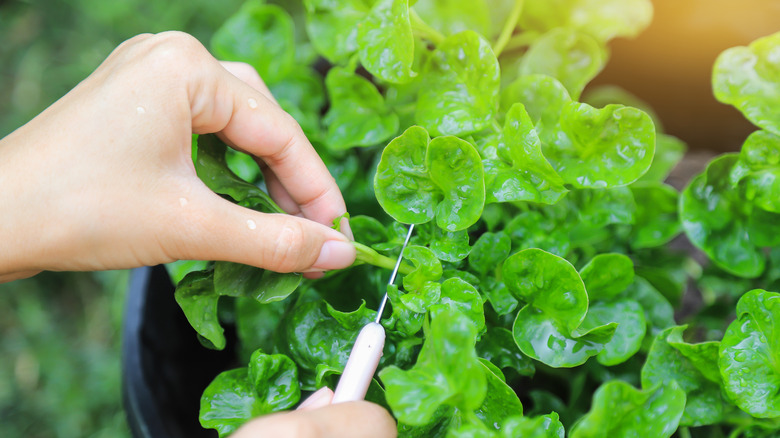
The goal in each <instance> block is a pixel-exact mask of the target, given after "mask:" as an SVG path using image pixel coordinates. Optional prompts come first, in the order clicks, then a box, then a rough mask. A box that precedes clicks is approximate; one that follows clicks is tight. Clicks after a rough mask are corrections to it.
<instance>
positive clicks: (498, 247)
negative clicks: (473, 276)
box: [468, 232, 512, 275]
mask: <svg viewBox="0 0 780 438" xmlns="http://www.w3.org/2000/svg"><path fill="white" fill-rule="evenodd" d="M511 248H512V241H511V239H510V238H509V236H508V235H507V234H506V233H491V232H486V233H482V234H481V235H480V236H479V238H478V239H477V241H476V242H475V243H474V247H473V248H472V249H471V254H469V258H468V261H469V267H471V269H473V270H474V271H476V272H478V273H479V274H481V275H486V274H488V273H490V272H493V271H495V270H496V269H498V267H499V266H500V265H501V263H502V262H503V261H504V259H506V258H507V257H508V256H509V251H510V250H511Z"/></svg>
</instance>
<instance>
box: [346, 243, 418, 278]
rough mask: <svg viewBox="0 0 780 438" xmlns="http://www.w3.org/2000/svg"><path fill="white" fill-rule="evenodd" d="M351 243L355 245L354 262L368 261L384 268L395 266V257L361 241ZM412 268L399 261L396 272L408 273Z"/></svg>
mask: <svg viewBox="0 0 780 438" xmlns="http://www.w3.org/2000/svg"><path fill="white" fill-rule="evenodd" d="M352 244H353V245H355V249H356V250H357V257H356V258H355V262H356V264H359V263H368V264H369V265H374V266H378V267H380V268H385V269H393V268H395V262H396V260H395V259H391V258H390V257H387V256H383V255H382V254H379V253H378V252H376V251H374V250H373V249H371V248H369V247H367V246H366V245H363V244H362V243H358V242H352ZM413 270H414V267H412V266H411V265H409V264H407V263H403V262H401V265H400V266H399V267H398V272H399V273H401V274H404V275H407V274H410V273H411V272H412V271H413Z"/></svg>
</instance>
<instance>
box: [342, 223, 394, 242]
mask: <svg viewBox="0 0 780 438" xmlns="http://www.w3.org/2000/svg"><path fill="white" fill-rule="evenodd" d="M349 227H350V228H351V229H352V235H353V236H355V241H356V242H361V243H363V244H366V245H369V246H370V245H374V244H376V243H381V242H386V241H387V239H388V235H387V229H385V226H384V225H382V223H381V222H379V221H378V220H376V219H374V218H373V217H371V216H363V215H357V216H352V217H351V218H349Z"/></svg>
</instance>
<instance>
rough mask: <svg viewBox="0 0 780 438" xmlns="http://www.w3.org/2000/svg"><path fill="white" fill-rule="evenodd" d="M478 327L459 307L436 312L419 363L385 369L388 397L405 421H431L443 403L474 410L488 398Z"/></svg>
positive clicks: (400, 417)
mask: <svg viewBox="0 0 780 438" xmlns="http://www.w3.org/2000/svg"><path fill="white" fill-rule="evenodd" d="M476 336H477V330H476V328H475V327H474V324H473V323H472V321H471V320H470V319H469V318H468V317H466V316H465V315H463V314H462V313H461V312H460V311H458V310H455V309H445V310H443V311H441V312H440V313H438V314H437V315H435V316H434V317H432V319H431V324H430V329H429V330H428V332H427V333H426V338H425V341H424V342H423V346H422V350H420V355H419V356H418V358H417V363H416V364H415V365H414V366H413V367H412V368H411V369H409V370H406V371H404V370H401V369H400V368H398V367H396V366H389V367H386V368H384V369H383V370H381V371H380V372H379V377H380V379H381V380H382V383H383V384H384V385H385V391H386V393H385V394H386V397H387V402H388V404H389V405H390V407H392V409H393V414H394V415H395V416H396V418H398V420H399V422H401V423H404V424H408V425H418V426H422V425H426V424H428V423H430V422H431V421H432V420H433V418H434V414H435V413H436V411H437V409H438V408H439V407H440V406H441V405H444V404H446V405H450V406H454V407H456V408H459V409H463V410H467V411H472V410H474V409H477V408H479V407H480V406H481V405H482V402H483V401H484V399H485V394H486V391H487V378H486V376H485V367H484V366H483V365H482V364H481V363H480V361H479V359H478V358H477V354H476V351H475V349H474V345H475V343H476Z"/></svg>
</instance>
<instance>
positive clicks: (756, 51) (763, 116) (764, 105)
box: [712, 33, 780, 135]
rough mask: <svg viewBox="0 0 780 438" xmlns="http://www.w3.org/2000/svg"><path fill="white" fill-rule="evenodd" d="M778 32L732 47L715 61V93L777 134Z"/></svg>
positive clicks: (779, 127) (779, 114) (779, 89)
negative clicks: (747, 44)
mask: <svg viewBox="0 0 780 438" xmlns="http://www.w3.org/2000/svg"><path fill="white" fill-rule="evenodd" d="M778 50H780V33H775V34H772V35H769V36H766V37H764V38H759V39H757V40H755V41H753V42H752V43H750V45H749V46H747V47H744V46H740V47H733V48H731V49H728V50H726V51H724V52H723V53H721V54H720V56H718V59H717V60H716V61H715V67H714V68H713V73H712V88H713V90H714V92H715V97H716V98H717V99H718V100H719V101H721V102H723V103H727V104H729V105H733V106H735V107H736V108H737V109H738V110H740V111H741V112H742V114H743V115H744V116H745V117H746V118H747V119H748V120H750V121H751V122H753V123H754V124H756V125H758V126H759V127H761V128H763V129H766V130H767V131H770V132H772V133H774V134H776V135H780V106H778V104H777V102H778V101H780V57H778V56H777V53H778Z"/></svg>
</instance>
